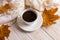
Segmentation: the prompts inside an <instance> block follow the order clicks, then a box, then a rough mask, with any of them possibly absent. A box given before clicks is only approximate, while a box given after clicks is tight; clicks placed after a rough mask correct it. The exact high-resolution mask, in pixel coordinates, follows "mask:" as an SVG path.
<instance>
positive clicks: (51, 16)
mask: <svg viewBox="0 0 60 40" xmlns="http://www.w3.org/2000/svg"><path fill="white" fill-rule="evenodd" d="M57 10H58V8H51V9H50V10H47V9H46V8H45V10H44V11H43V14H42V17H43V24H42V26H48V25H52V24H55V23H56V22H54V21H55V20H57V19H59V16H58V15H55V13H56V12H57Z"/></svg>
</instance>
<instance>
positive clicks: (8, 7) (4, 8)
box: [0, 4, 12, 14]
mask: <svg viewBox="0 0 60 40" xmlns="http://www.w3.org/2000/svg"><path fill="white" fill-rule="evenodd" d="M11 8H12V6H11V5H9V4H6V5H4V6H2V7H0V14H1V13H4V12H7V11H8V10H9V9H11Z"/></svg>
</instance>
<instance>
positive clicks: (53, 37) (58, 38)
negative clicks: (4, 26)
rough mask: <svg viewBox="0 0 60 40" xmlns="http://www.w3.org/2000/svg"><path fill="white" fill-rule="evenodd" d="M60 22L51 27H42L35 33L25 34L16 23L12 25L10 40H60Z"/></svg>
mask: <svg viewBox="0 0 60 40" xmlns="http://www.w3.org/2000/svg"><path fill="white" fill-rule="evenodd" d="M59 22H60V20H59V21H58V22H57V24H55V25H52V26H51V27H47V28H46V27H42V28H40V29H38V30H36V31H34V32H24V31H23V30H21V29H20V28H19V27H18V26H17V24H16V23H14V24H11V25H10V28H9V29H10V31H11V32H10V36H9V38H8V40H60V23H59Z"/></svg>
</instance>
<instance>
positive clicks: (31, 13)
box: [23, 10, 37, 22]
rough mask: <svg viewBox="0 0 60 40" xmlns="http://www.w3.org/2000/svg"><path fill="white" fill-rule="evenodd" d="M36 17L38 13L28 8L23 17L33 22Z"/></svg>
mask: <svg viewBox="0 0 60 40" xmlns="http://www.w3.org/2000/svg"><path fill="white" fill-rule="evenodd" d="M36 18H37V15H36V13H35V12H34V11H32V10H28V11H26V12H24V14H23V19H24V20H25V21H27V22H33V21H34V20H35V19H36Z"/></svg>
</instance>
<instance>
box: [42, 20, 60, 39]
mask: <svg viewBox="0 0 60 40" xmlns="http://www.w3.org/2000/svg"><path fill="white" fill-rule="evenodd" d="M59 22H60V20H59V21H58V23H57V24H55V25H52V26H51V27H48V28H45V27H43V30H44V31H45V32H46V33H47V34H48V35H50V36H51V37H52V38H53V39H54V40H60V23H59Z"/></svg>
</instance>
